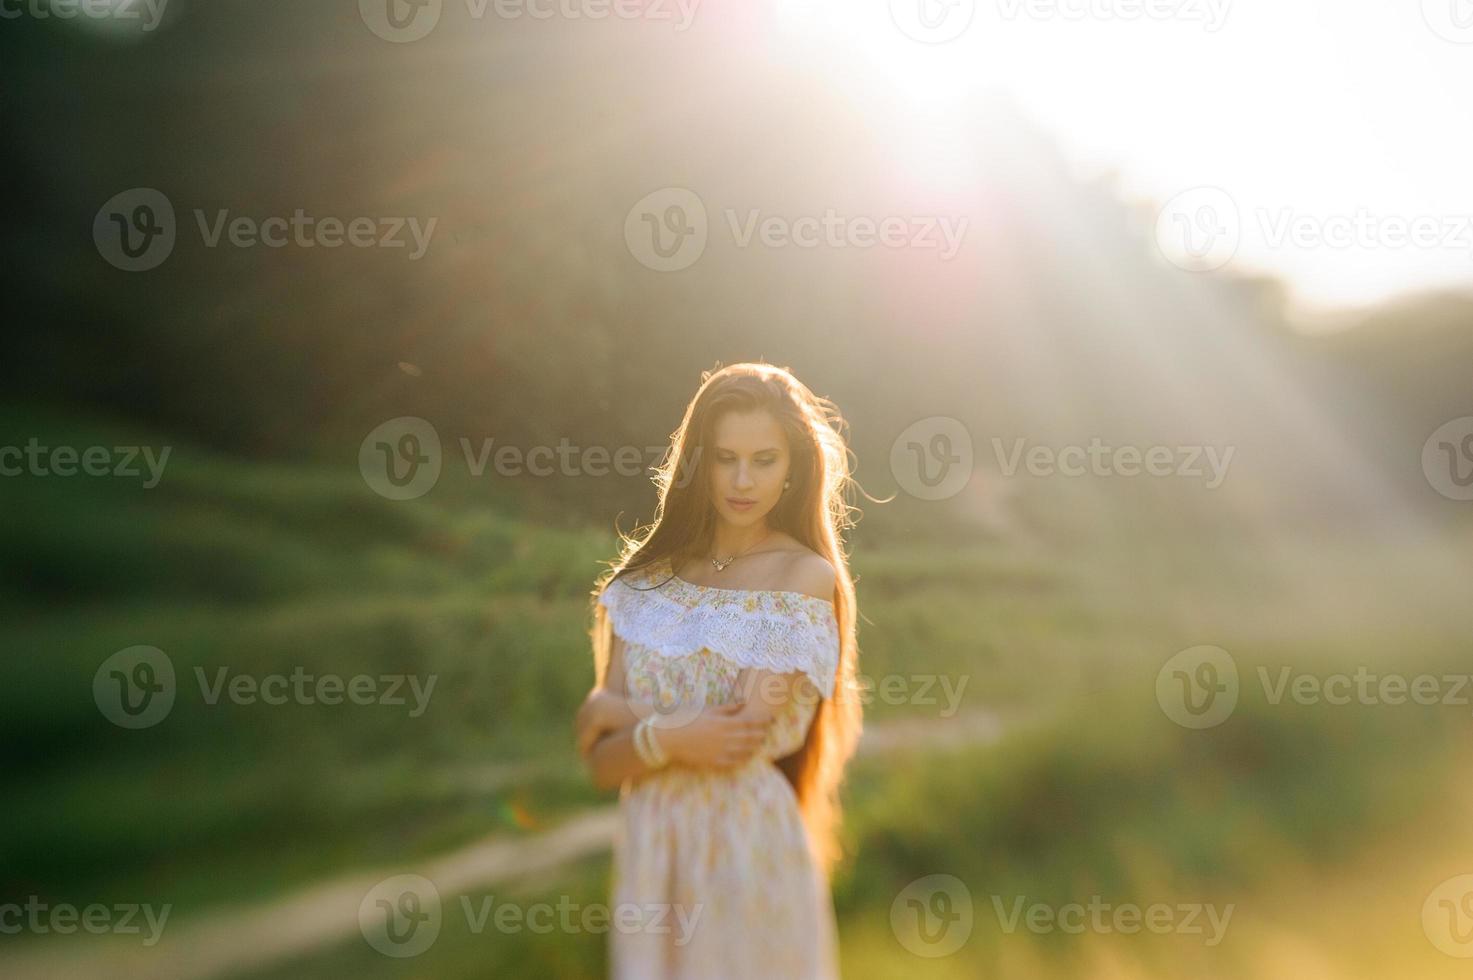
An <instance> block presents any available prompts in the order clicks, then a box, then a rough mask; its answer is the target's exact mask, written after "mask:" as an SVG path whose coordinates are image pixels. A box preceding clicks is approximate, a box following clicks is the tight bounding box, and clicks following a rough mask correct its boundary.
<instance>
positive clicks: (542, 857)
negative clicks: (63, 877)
mask: <svg viewBox="0 0 1473 980" xmlns="http://www.w3.org/2000/svg"><path fill="white" fill-rule="evenodd" d="M1022 720H1023V719H1017V720H1016V721H1015V720H1014V719H1008V720H1004V719H1003V718H1001V717H999V716H998V715H996V714H993V713H991V712H973V713H967V714H959V715H956V716H955V717H952V718H948V719H939V718H926V719H915V720H907V721H899V722H889V723H884V724H874V725H871V726H870V727H869V728H867V729H866V731H865V734H864V738H863V740H862V741H861V743H860V754H861V755H862V756H866V757H869V756H877V755H886V754H889V753H892V752H905V751H911V750H915V749H922V748H930V749H934V748H945V747H952V746H962V745H988V744H991V743H993V742H996V741H997V740H998V739H999V738H1001V737H1002V735H1003V734H1004V733H1005V732H1007V731H1010V730H1012V728H1013V727H1015V725H1016V724H1017V723H1018V722H1021V721H1022ZM617 818H618V807H617V806H605V807H599V808H598V809H595V810H591V811H588V812H585V813H582V814H579V815H578V816H575V817H572V818H569V819H568V820H566V821H564V822H563V823H562V824H560V825H558V826H557V827H556V828H554V829H552V830H548V831H546V832H544V833H541V834H538V835H536V836H532V837H506V836H504V835H501V834H497V835H495V836H492V837H489V838H486V839H484V840H482V841H478V842H477V843H474V844H471V845H469V846H467V847H463V848H461V849H459V850H457V851H454V852H452V853H449V854H446V855H443V856H441V857H439V858H433V859H429V860H425V861H422V862H419V863H418V864H417V865H416V866H415V867H414V868H413V869H411V870H412V872H413V873H415V874H419V875H423V876H424V877H426V878H428V879H429V880H430V881H432V882H434V884H435V886H436V888H438V889H439V891H440V893H441V894H442V895H452V894H457V893H463V892H465V891H468V890H471V889H483V888H486V887H488V886H501V885H502V884H504V883H506V882H509V881H524V880H526V879H527V878H530V877H534V876H535V877H544V876H545V877H553V876H555V874H556V872H557V871H558V870H559V869H561V868H563V867H564V866H566V865H567V864H569V863H571V862H573V861H576V860H578V859H579V858H583V857H588V856H590V855H594V854H598V853H601V852H603V851H606V850H608V848H609V847H610V845H611V843H612V841H613V836H614V828H615V825H616V821H617ZM405 870H406V869H405V868H403V867H395V868H381V869H378V870H374V871H363V872H356V873H354V874H351V875H345V876H343V877H340V878H337V879H334V880H332V881H329V882H324V883H323V884H320V885H314V886H311V887H308V888H304V889H302V890H300V891H297V892H295V893H293V894H290V895H287V896H284V897H282V898H279V899H275V900H273V901H270V902H266V903H263V904H259V905H253V906H244V907H227V908H221V909H217V910H214V911H212V912H209V913H207V914H205V915H203V916H201V917H199V918H196V919H192V920H190V921H188V922H185V923H183V924H181V925H180V926H178V927H177V928H170V927H169V926H168V924H167V923H166V924H165V927H164V932H163V938H162V940H161V941H160V942H159V943H158V944H157V945H155V946H153V947H151V948H144V947H143V946H142V945H141V942H140V937H137V936H134V937H128V938H127V939H126V940H125V939H124V938H123V937H117V936H79V937H76V938H74V939H72V940H63V941H61V942H58V941H57V937H55V936H48V937H40V938H33V939H30V940H28V941H27V942H26V946H27V947H28V948H27V949H25V950H14V951H8V952H5V953H0V977H5V978H6V980H62V978H66V980H73V978H76V977H107V978H109V980H157V978H160V977H168V978H170V980H209V978H215V977H224V976H227V975H230V974H233V973H238V972H241V971H245V970H253V969H259V968H262V967H265V966H268V965H270V964H272V963H276V962H280V961H282V960H287V959H291V958H292V957H296V956H303V955H306V954H308V953H311V952H314V951H316V950H319V949H323V948H325V947H328V946H330V945H332V944H333V943H336V942H341V941H343V940H345V939H349V938H351V937H353V936H355V935H358V932H359V927H358V907H359V904H360V903H361V902H362V901H363V898H364V896H365V895H366V894H367V893H368V891H369V890H370V889H371V888H372V887H373V886H374V885H376V884H377V883H378V882H380V881H382V880H383V879H385V878H388V877H390V876H392V875H396V874H402V873H404V872H405Z"/></svg>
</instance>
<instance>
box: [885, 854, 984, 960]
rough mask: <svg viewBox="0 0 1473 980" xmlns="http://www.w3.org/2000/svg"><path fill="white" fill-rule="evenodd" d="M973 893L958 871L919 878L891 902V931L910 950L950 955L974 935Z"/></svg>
mask: <svg viewBox="0 0 1473 980" xmlns="http://www.w3.org/2000/svg"><path fill="white" fill-rule="evenodd" d="M972 919H973V913H972V893H971V890H970V889H968V888H967V884H966V882H964V881H962V880H961V879H960V878H958V877H956V876H955V875H947V874H934V875H926V876H925V877H924V878H917V879H916V880H915V881H912V882H911V883H910V884H908V885H906V886H905V888H903V889H901V891H900V894H898V895H896V896H895V901H893V902H891V903H890V931H891V932H893V933H894V934H895V938H896V940H897V941H899V943H900V945H901V946H903V947H905V949H906V951H907V952H910V953H914V954H915V955H916V956H923V957H926V958H928V959H935V958H937V957H941V956H950V955H951V954H952V953H955V952H956V951H957V950H959V949H961V948H962V946H964V945H966V942H967V940H968V939H970V938H971V936H972Z"/></svg>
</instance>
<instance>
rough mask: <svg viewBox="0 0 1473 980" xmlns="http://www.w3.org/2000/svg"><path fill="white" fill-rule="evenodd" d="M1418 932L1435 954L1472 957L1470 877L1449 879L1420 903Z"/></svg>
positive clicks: (1472, 893)
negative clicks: (1429, 943) (1419, 929)
mask: <svg viewBox="0 0 1473 980" xmlns="http://www.w3.org/2000/svg"><path fill="white" fill-rule="evenodd" d="M1422 932H1424V933H1426V935H1427V939H1428V940H1429V941H1431V943H1432V945H1433V946H1436V947H1437V949H1438V951H1439V952H1442V953H1446V954H1447V955H1448V956H1456V957H1458V958H1459V959H1467V958H1468V957H1470V956H1473V874H1468V875H1457V876H1456V877H1453V878H1449V879H1448V880H1447V881H1444V882H1443V883H1442V884H1440V885H1438V886H1437V887H1436V888H1434V889H1432V891H1431V893H1429V894H1428V895H1427V901H1425V902H1423V903H1422Z"/></svg>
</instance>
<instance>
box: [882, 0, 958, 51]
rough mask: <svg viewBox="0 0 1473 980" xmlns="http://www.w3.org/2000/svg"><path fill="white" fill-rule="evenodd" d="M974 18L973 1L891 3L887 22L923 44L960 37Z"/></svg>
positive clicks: (898, 0) (902, 0)
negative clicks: (889, 21) (892, 23)
mask: <svg viewBox="0 0 1473 980" xmlns="http://www.w3.org/2000/svg"><path fill="white" fill-rule="evenodd" d="M976 15H977V3H976V0H890V20H891V21H893V22H894V24H895V26H896V27H898V28H899V29H900V33H902V34H904V35H905V36H906V37H908V38H910V39H911V40H912V41H920V42H921V43H922V44H945V43H946V42H947V41H953V40H955V39H957V38H959V37H961V36H962V35H963V34H964V33H966V30H967V28H968V27H970V26H972V18H974V17H975V16H976Z"/></svg>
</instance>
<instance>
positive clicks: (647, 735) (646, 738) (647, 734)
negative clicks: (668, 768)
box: [634, 718, 670, 769]
mask: <svg viewBox="0 0 1473 980" xmlns="http://www.w3.org/2000/svg"><path fill="white" fill-rule="evenodd" d="M653 723H654V719H653V718H646V719H644V720H643V721H641V722H640V723H639V724H637V725H635V726H634V752H635V754H636V755H638V756H639V761H641V762H643V763H644V764H645V765H646V766H648V767H649V768H651V769H661V768H663V767H664V766H665V765H666V764H667V763H669V761H670V758H669V756H667V755H666V754H665V752H664V750H663V749H661V748H660V743H659V742H657V741H655V733H654V730H653V727H654V726H653Z"/></svg>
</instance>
